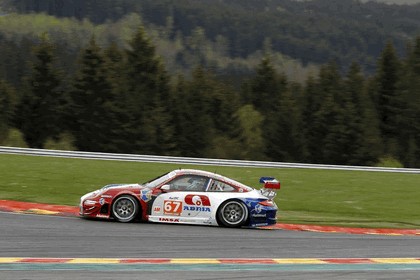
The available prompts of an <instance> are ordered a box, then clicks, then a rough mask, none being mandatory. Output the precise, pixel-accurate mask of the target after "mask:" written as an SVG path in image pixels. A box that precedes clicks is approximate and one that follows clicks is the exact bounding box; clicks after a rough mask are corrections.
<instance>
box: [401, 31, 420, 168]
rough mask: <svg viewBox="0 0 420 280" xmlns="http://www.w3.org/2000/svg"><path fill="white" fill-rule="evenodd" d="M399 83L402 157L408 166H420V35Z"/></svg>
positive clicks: (409, 55) (405, 64) (409, 54)
mask: <svg viewBox="0 0 420 280" xmlns="http://www.w3.org/2000/svg"><path fill="white" fill-rule="evenodd" d="M403 69H404V71H403V73H404V75H402V76H401V79H400V83H399V93H400V96H401V98H402V108H403V110H402V114H401V126H400V130H399V131H400V132H401V137H400V147H401V149H400V158H401V160H402V161H403V162H404V165H405V166H408V167H420V125H419V121H418V120H419V119H420V37H417V38H416V40H415V42H414V46H413V47H412V49H410V50H409V53H408V55H407V59H406V60H405V62H404V66H403Z"/></svg>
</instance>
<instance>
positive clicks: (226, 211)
mask: <svg viewBox="0 0 420 280" xmlns="http://www.w3.org/2000/svg"><path fill="white" fill-rule="evenodd" d="M217 217H218V220H219V221H220V223H221V224H222V225H223V226H225V227H232V228H233V227H241V226H243V225H244V224H245V223H246V221H247V219H248V208H247V207H246V206H245V204H244V203H242V202H240V201H236V200H230V201H227V202H225V203H223V204H222V206H220V208H219V210H218V211H217Z"/></svg>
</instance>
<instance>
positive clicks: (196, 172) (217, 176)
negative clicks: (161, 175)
mask: <svg viewBox="0 0 420 280" xmlns="http://www.w3.org/2000/svg"><path fill="white" fill-rule="evenodd" d="M173 172H175V173H176V174H177V176H179V175H184V174H189V175H199V176H200V175H201V176H207V177H210V178H214V179H216V180H219V181H224V182H226V183H229V184H231V185H234V186H237V187H240V188H243V189H245V190H247V191H251V190H252V189H253V188H252V187H250V186H247V185H245V184H242V183H240V182H238V181H235V180H233V179H231V178H228V177H226V176H223V175H220V174H217V173H213V172H209V171H204V170H198V169H177V170H174V171H173Z"/></svg>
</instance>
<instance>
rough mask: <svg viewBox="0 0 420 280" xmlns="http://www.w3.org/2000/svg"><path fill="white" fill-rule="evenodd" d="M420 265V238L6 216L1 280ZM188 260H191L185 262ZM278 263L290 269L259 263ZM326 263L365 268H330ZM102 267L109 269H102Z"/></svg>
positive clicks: (404, 269) (344, 274) (306, 272)
mask: <svg viewBox="0 0 420 280" xmlns="http://www.w3.org/2000/svg"><path fill="white" fill-rule="evenodd" d="M13 257H15V258H17V259H19V258H35V260H37V259H38V260H39V258H58V259H62V258H69V259H75V258H79V260H80V259H81V258H83V259H81V260H84V261H80V262H79V263H75V264H63V263H61V264H60V263H7V262H6V263H4V261H3V263H2V259H3V260H4V259H10V258H13ZM84 258H100V259H99V260H97V261H92V260H94V259H84ZM103 258H123V259H127V258H133V259H140V260H144V259H150V260H159V259H162V258H164V259H169V260H172V263H170V262H167V261H165V262H164V263H162V264H153V263H152V264H151V263H148V264H130V265H121V264H113V263H106V262H107V260H108V261H109V260H110V259H103ZM419 258H420V237H419V236H406V235H400V236H389V235H359V234H342V233H318V232H305V231H287V230H261V229H228V228H219V227H204V226H186V225H166V224H151V223H134V224H121V223H116V222H107V221H93V220H84V219H80V218H77V217H60V216H46V215H28V214H16V213H5V212H0V279H2V280H3V279H72V280H74V279H82V278H83V279H117V278H118V279H146V278H147V279H239V278H241V279H248V278H249V279H254V278H256V277H258V278H261V279H281V278H282V279H420V259H419ZM183 259H187V260H188V261H186V262H185V263H183ZM217 259H221V260H226V259H248V262H249V260H252V259H255V260H257V261H258V262H259V263H252V262H251V263H247V264H237V263H231V264H215V263H212V262H213V261H215V260H217ZM273 259H276V260H278V261H279V262H280V263H281V262H284V263H283V264H275V265H274V264H264V262H261V260H273ZM323 259H334V260H340V259H353V260H359V261H357V263H353V264H351V263H343V264H324V263H323V261H322V260H323ZM361 259H363V260H371V259H377V260H381V261H380V262H383V263H370V262H366V263H364V262H360V260H361ZM32 260H34V259H32ZM86 260H88V261H86ZM104 260H105V263H101V262H104ZM173 260H175V262H174V261H173ZM191 260H196V263H191ZM299 260H300V261H299ZM407 260H409V261H407ZM43 261H44V260H41V262H43ZM38 262H39V261H38ZM89 262H96V263H95V264H93V263H89Z"/></svg>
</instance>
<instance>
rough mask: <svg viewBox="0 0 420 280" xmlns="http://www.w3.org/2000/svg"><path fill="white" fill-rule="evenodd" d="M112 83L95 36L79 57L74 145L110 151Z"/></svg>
mask: <svg viewBox="0 0 420 280" xmlns="http://www.w3.org/2000/svg"><path fill="white" fill-rule="evenodd" d="M111 98H112V86H111V83H110V81H109V80H108V76H107V69H106V68H105V59H104V57H103V54H102V52H101V49H100V47H99V46H98V45H97V44H96V41H95V39H94V38H92V39H91V40H90V43H89V45H88V46H87V48H86V49H84V50H83V51H82V53H81V56H80V62H79V70H78V73H77V74H76V77H75V80H74V84H73V90H72V92H71V99H72V114H73V116H72V120H73V121H72V122H71V124H70V126H71V130H72V132H73V134H74V137H75V145H76V146H77V147H78V148H79V149H80V150H83V151H109V150H110V149H109V147H108V145H109V143H108V142H109V141H111V140H112V137H110V129H112V127H113V126H112V121H113V117H112V114H111V111H110V110H109V103H111V102H112V100H111Z"/></svg>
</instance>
